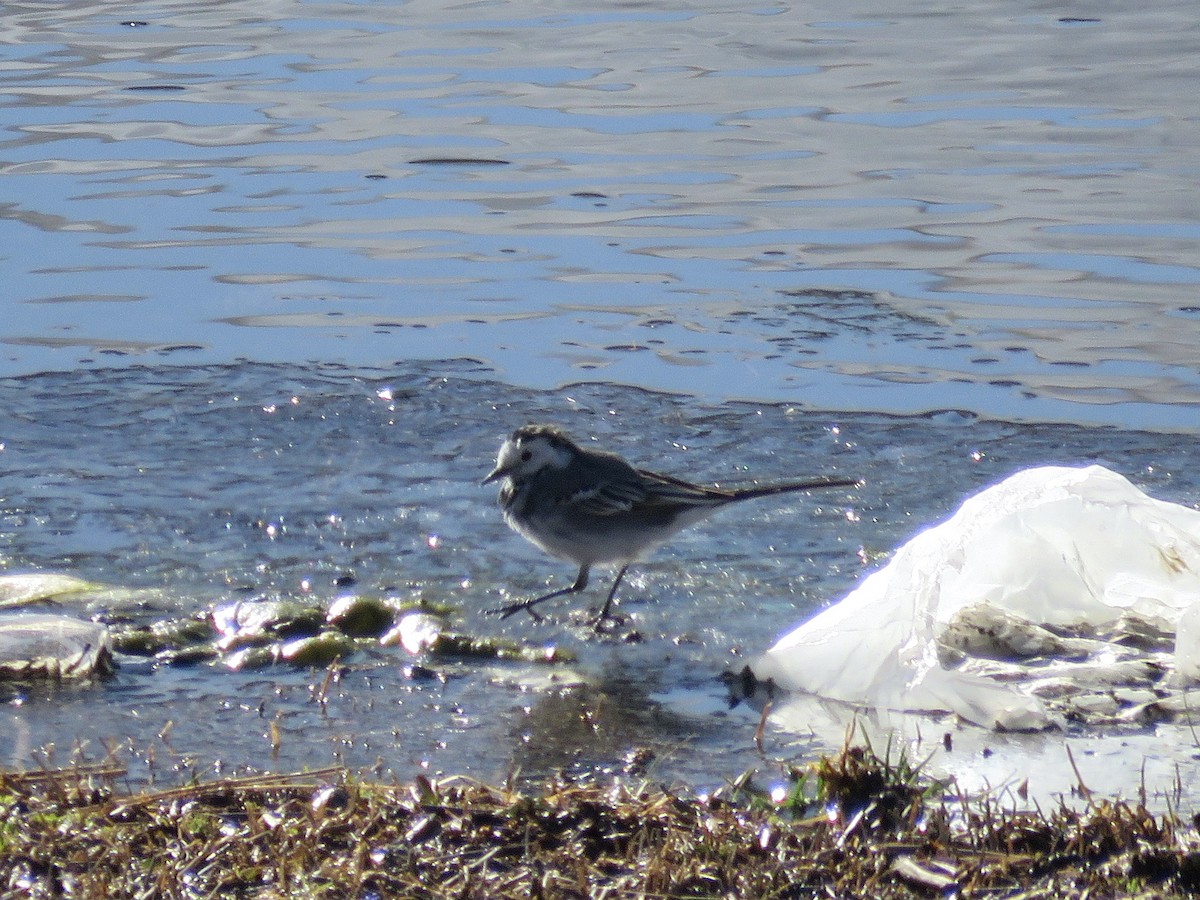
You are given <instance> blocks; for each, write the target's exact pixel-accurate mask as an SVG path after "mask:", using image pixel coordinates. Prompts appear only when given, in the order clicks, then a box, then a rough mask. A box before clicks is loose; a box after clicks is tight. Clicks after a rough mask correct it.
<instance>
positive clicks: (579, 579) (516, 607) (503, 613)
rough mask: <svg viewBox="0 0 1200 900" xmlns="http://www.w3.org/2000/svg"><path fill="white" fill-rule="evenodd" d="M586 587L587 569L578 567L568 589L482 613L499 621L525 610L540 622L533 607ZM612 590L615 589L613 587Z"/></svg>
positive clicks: (575, 592) (539, 617) (618, 578)
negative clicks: (577, 571)
mask: <svg viewBox="0 0 1200 900" xmlns="http://www.w3.org/2000/svg"><path fill="white" fill-rule="evenodd" d="M621 571H622V573H624V571H625V570H624V569H622V570H621ZM620 580H621V579H620V577H619V576H618V577H617V581H620ZM587 586H588V567H587V566H580V567H579V574H578V575H576V576H575V583H574V584H573V585H571V586H570V587H569V588H563V589H562V590H560V591H553V592H552V593H549V594H545V595H543V596H541V597H534V598H533V599H532V600H522V601H521V602H519V603H510V604H509V605H508V606H501V607H500V608H499V609H488V610H484V612H485V613H487V614H488V615H496V616H499V617H500V618H501V619H507V618H508V617H509V616H511V615H512V614H513V613H519V612H520V611H521V610H525V612H527V613H529V615H531V616H532V617H533V618H534V620H535V621H538V622H540V621H541V620H542V617H541V616H539V615H538V614H537V613H535V612H534V611H533V608H534V607H535V606H537V605H538V604H539V603H541V602H542V601H543V600H553V599H554V598H555V597H564V596H566V595H567V594H578V593H579V592H580V591H582V590H583V589H584V588H585V587H587ZM614 589H615V586H614ZM608 599H609V600H611V599H612V597H611V596H610V597H609V598H608ZM607 607H608V604H607V603H606V604H605V608H607Z"/></svg>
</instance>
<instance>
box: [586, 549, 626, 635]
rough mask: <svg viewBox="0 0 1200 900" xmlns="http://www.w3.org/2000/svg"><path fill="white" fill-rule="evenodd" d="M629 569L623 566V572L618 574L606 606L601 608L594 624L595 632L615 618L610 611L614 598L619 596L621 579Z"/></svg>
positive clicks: (609, 591)
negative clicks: (618, 590)
mask: <svg viewBox="0 0 1200 900" xmlns="http://www.w3.org/2000/svg"><path fill="white" fill-rule="evenodd" d="M628 568H629V566H628V565H624V566H621V571H619V572H618V573H617V577H616V579H615V580H614V581H613V583H612V587H611V588H609V589H608V596H607V597H606V598H605V600H604V605H603V606H602V607H600V615H598V616H597V617H596V621H594V622H593V623H592V630H593V631H599V630H600V627H601V626H602V625H603V624H604V623H605V621H606V620H608V619H611V618H614V616H612V615H611V614H610V613H609V611H608V610H609V608H610V607H611V606H612V602H613V597H615V596H617V586H618V585H620V583H621V579H622V578H624V577H625V570H626V569H628Z"/></svg>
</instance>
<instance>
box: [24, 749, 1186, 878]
mask: <svg viewBox="0 0 1200 900" xmlns="http://www.w3.org/2000/svg"><path fill="white" fill-rule="evenodd" d="M887 756H888V754H887V753H885V754H884V755H883V757H882V758H881V757H880V756H879V755H877V754H876V752H875V751H874V750H872V749H871V748H870V747H861V746H856V747H850V746H848V747H847V748H846V749H844V750H843V751H842V752H841V753H839V754H837V755H835V756H832V757H827V758H823V759H821V760H819V761H818V762H816V763H815V764H812V765H811V766H808V767H806V768H804V769H802V770H795V771H793V772H791V773H790V776H791V778H790V782H789V784H788V786H787V787H785V788H783V789H778V790H776V791H775V792H774V793H773V794H771V795H767V794H765V793H763V792H761V791H759V790H757V789H756V788H755V787H754V785H753V781H752V779H751V778H750V777H744V778H742V779H740V780H739V781H738V783H736V784H731V785H729V786H728V787H727V788H726V789H724V790H722V791H719V792H717V793H716V794H714V795H712V796H703V797H697V796H694V795H690V794H685V793H681V792H676V791H672V790H670V789H667V788H664V787H652V786H649V785H637V786H635V785H632V784H630V783H628V782H612V781H609V782H606V783H597V782H594V781H591V780H583V781H572V780H567V779H565V778H564V779H560V780H557V781H555V782H553V783H549V784H546V785H543V786H540V787H538V788H530V787H528V786H526V787H516V786H513V785H509V786H506V787H489V786H486V785H482V784H478V783H475V782H472V781H469V780H465V779H461V778H450V779H444V780H438V781H434V780H432V779H427V778H424V777H421V778H418V779H417V780H416V781H414V782H413V783H411V784H407V785H384V784H376V783H367V782H363V781H360V780H358V779H356V778H354V777H352V776H350V775H349V774H348V773H346V772H345V771H343V770H339V769H331V770H326V771H322V772H312V773H306V774H304V775H289V776H261V777H255V778H243V779H232V780H225V781H218V782H212V783H200V784H193V785H189V786H186V787H180V788H176V789H173V790H167V791H159V792H154V793H132V792H125V791H120V790H117V789H116V788H114V784H116V783H117V781H118V779H119V776H120V774H121V773H120V772H118V771H115V770H103V769H99V768H91V769H89V768H77V769H72V770H69V771H63V772H33V773H20V774H17V773H8V774H0V896H3V897H47V898H48V897H88V898H91V897H185V896H186V897H189V898H198V897H247V898H251V897H252V898H273V897H356V898H375V897H379V898H387V897H464V898H471V897H480V898H483V897H488V898H506V897H522V898H523V897H612V898H618V897H620V898H625V897H814V896H821V897H829V896H835V897H930V896H933V897H936V896H958V897H1001V896H1003V897H1022V898H1033V897H1077V896H1097V897H1113V896H1121V897H1126V896H1145V897H1163V896H1186V895H1188V894H1190V893H1191V892H1193V891H1197V890H1200V843H1198V841H1197V835H1196V830H1195V827H1194V823H1193V822H1190V821H1188V822H1185V821H1184V820H1183V819H1182V818H1181V817H1180V815H1178V814H1174V813H1169V814H1165V815H1163V814H1160V815H1152V814H1151V813H1150V812H1149V811H1147V809H1146V808H1145V804H1144V801H1143V802H1141V803H1126V802H1110V801H1097V800H1095V799H1086V800H1085V802H1083V803H1082V804H1081V807H1080V808H1079V809H1071V808H1068V807H1067V806H1066V805H1059V807H1058V808H1056V809H1054V810H1050V811H1046V810H1034V811H1024V812H1015V811H1012V810H1011V809H1008V808H1005V807H1002V806H1001V805H1000V804H999V803H997V802H995V801H994V800H991V799H988V798H982V799H979V798H976V799H968V798H965V797H961V796H958V795H956V794H955V793H954V792H953V791H952V790H950V789H949V788H948V787H947V786H945V785H939V784H937V783H934V782H932V781H930V780H928V779H926V778H925V777H923V776H922V775H921V773H920V772H919V771H917V769H916V768H914V767H913V766H911V765H910V764H909V763H908V761H907V760H906V759H905V758H904V757H903V756H901V757H900V758H899V759H898V760H889V759H888V758H887ZM1080 788H1081V789H1083V790H1084V791H1085V792H1086V789H1085V788H1083V786H1082V785H1080Z"/></svg>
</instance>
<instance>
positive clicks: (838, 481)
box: [729, 477, 865, 500]
mask: <svg viewBox="0 0 1200 900" xmlns="http://www.w3.org/2000/svg"><path fill="white" fill-rule="evenodd" d="M864 483H865V482H864V481H863V480H862V479H861V478H832V477H831V478H813V479H810V480H809V481H789V482H785V483H784V484H763V485H759V486H757V487H750V488H730V489H729V493H730V494H732V495H733V499H734V500H753V499H754V498H755V497H770V496H773V495H774V494H790V493H793V492H794V491H811V490H816V489H818V488H833V487H859V486H860V485H862V484H864Z"/></svg>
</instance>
